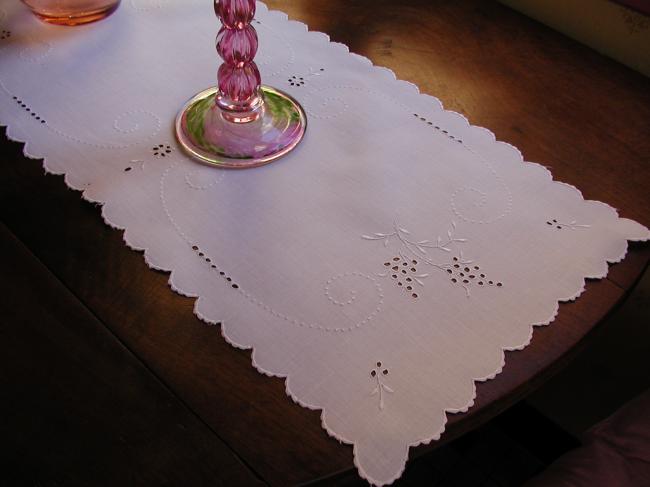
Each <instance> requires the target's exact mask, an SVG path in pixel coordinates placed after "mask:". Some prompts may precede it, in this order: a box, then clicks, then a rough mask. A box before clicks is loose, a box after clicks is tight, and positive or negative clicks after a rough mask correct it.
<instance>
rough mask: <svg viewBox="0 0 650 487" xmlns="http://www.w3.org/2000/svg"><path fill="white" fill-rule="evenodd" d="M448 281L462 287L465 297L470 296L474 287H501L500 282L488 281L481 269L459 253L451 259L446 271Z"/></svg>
mask: <svg viewBox="0 0 650 487" xmlns="http://www.w3.org/2000/svg"><path fill="white" fill-rule="evenodd" d="M447 274H449V280H450V281H451V282H452V283H454V284H458V285H459V286H462V287H463V289H465V293H466V294H467V297H469V296H470V289H471V288H472V287H474V286H496V287H503V283H502V282H501V281H494V280H493V279H490V278H489V277H488V276H487V275H486V274H485V273H484V272H483V271H482V270H481V267H480V266H478V265H476V264H474V262H473V261H471V260H467V259H464V258H463V253H462V252H460V253H459V255H458V257H454V258H453V259H452V264H451V265H450V266H449V268H448V269H447Z"/></svg>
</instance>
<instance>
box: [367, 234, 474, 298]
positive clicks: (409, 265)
mask: <svg viewBox="0 0 650 487" xmlns="http://www.w3.org/2000/svg"><path fill="white" fill-rule="evenodd" d="M455 232H456V223H455V222H453V221H452V222H451V227H450V228H449V229H448V230H447V236H446V237H444V238H443V237H441V236H438V237H437V238H436V240H435V242H432V241H430V240H417V239H414V238H413V237H411V232H410V231H408V230H407V229H406V228H402V227H400V226H399V225H398V224H397V222H394V223H393V231H392V232H388V233H373V234H372V235H362V236H361V238H363V239H365V240H378V241H382V242H383V243H384V247H388V245H389V244H390V243H391V242H398V243H399V245H400V248H399V250H398V255H396V256H394V257H392V260H390V261H386V262H384V267H385V269H384V272H382V273H378V274H377V275H378V276H379V277H386V278H388V277H390V278H391V279H392V280H394V281H395V284H396V285H397V286H399V287H401V288H402V289H404V290H405V291H406V292H407V293H409V294H410V296H411V297H412V298H414V299H417V298H418V293H417V292H416V291H415V289H414V288H415V286H414V284H417V285H419V286H424V282H423V280H424V279H425V278H427V277H428V276H429V274H427V273H420V272H419V271H418V265H420V264H426V265H429V266H432V267H434V268H436V269H438V270H440V271H446V270H447V269H448V267H449V266H450V265H451V264H448V263H440V264H439V263H436V262H434V261H433V260H432V259H431V257H430V256H429V253H428V251H431V250H438V251H442V252H451V251H452V247H453V246H455V245H456V244H458V243H463V242H466V241H467V239H464V238H457V237H456V236H455ZM407 254H410V256H407Z"/></svg>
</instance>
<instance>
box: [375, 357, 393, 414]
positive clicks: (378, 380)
mask: <svg viewBox="0 0 650 487" xmlns="http://www.w3.org/2000/svg"><path fill="white" fill-rule="evenodd" d="M387 375H388V369H387V368H383V367H382V365H381V362H377V364H376V366H375V367H374V368H373V369H372V370H371V371H370V377H372V378H373V379H374V380H375V384H376V387H375V388H374V389H373V390H372V392H371V393H370V395H371V396H377V395H379V409H380V410H382V409H384V393H385V392H388V393H390V394H392V393H393V392H395V391H393V389H391V388H390V387H388V386H387V385H386V384H385V383H384V378H385V377H386V376H387Z"/></svg>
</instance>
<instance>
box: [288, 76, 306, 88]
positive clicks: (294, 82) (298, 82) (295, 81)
mask: <svg viewBox="0 0 650 487" xmlns="http://www.w3.org/2000/svg"><path fill="white" fill-rule="evenodd" d="M289 84H290V85H291V86H303V85H304V84H305V78H301V77H298V76H292V77H291V78H289Z"/></svg>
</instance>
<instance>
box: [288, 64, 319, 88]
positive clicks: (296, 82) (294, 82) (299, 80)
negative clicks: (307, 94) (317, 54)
mask: <svg viewBox="0 0 650 487" xmlns="http://www.w3.org/2000/svg"><path fill="white" fill-rule="evenodd" d="M323 71H325V68H320V69H319V70H318V71H315V70H314V69H313V68H309V73H307V74H306V75H304V76H298V75H293V76H291V77H290V78H289V79H288V80H287V81H288V82H289V85H290V86H305V83H306V79H307V78H311V77H313V76H320V75H321V74H322V73H323Z"/></svg>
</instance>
